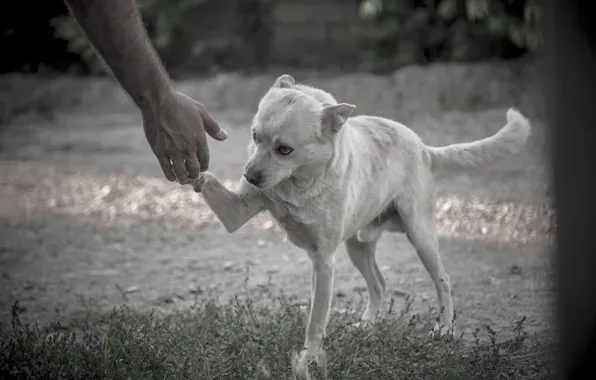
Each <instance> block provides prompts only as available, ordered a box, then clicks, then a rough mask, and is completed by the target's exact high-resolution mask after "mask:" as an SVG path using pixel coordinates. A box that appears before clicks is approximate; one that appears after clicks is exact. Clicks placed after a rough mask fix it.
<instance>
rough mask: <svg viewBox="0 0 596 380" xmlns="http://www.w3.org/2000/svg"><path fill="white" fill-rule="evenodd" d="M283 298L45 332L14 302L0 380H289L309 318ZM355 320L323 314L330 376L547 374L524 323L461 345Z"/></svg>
mask: <svg viewBox="0 0 596 380" xmlns="http://www.w3.org/2000/svg"><path fill="white" fill-rule="evenodd" d="M290 301H291V300H288V299H286V298H285V297H277V298H275V299H274V300H273V301H272V302H270V303H269V304H262V303H259V304H258V305H257V304H255V303H253V302H252V301H251V299H250V298H248V297H235V298H233V299H232V300H231V301H230V302H229V303H228V304H218V303H216V302H215V301H213V300H211V301H209V300H207V301H199V302H198V303H197V304H196V305H195V306H193V307H192V308H191V309H189V310H186V311H179V312H175V313H172V314H169V315H167V316H158V315H157V314H156V313H154V312H151V313H140V312H135V311H134V310H132V309H130V308H129V307H127V306H121V307H115V308H114V309H113V310H112V311H111V312H110V313H106V314H102V313H97V312H91V311H90V312H89V313H86V314H84V315H79V316H77V317H76V318H70V319H65V320H64V321H62V322H60V321H56V322H54V323H53V324H51V325H50V326H47V327H43V328H42V327H39V326H38V325H30V324H24V323H22V322H21V320H20V318H19V315H18V307H17V306H18V305H17V304H15V305H13V318H12V321H13V323H12V326H11V328H9V329H8V331H2V334H1V342H0V344H1V347H0V348H1V351H2V353H1V354H0V378H3V379H85V380H91V379H113V380H118V379H122V380H128V379H202V380H203V379H204V380H207V379H263V380H264V379H276V380H277V379H291V378H292V363H291V357H292V353H293V352H296V351H297V350H299V349H300V348H301V347H302V343H303V339H304V330H305V323H306V318H307V315H306V313H305V311H304V308H303V307H301V306H304V305H300V304H296V303H291V302H290ZM358 316H359V314H357V313H356V312H355V311H353V310H348V312H334V313H333V314H332V315H331V318H330V323H329V328H328V334H327V337H326V339H325V342H324V346H325V350H326V353H327V373H328V374H329V379H358V380H364V379H378V380H383V379H420V380H423V379H433V380H437V379H449V380H450V379H478V380H480V379H491V380H492V379H546V378H549V377H551V374H550V370H551V368H552V365H551V363H550V362H548V361H546V359H545V358H543V357H541V356H544V355H543V353H544V348H545V347H544V345H542V346H541V345H540V344H534V345H529V344H528V340H529V339H530V338H529V337H528V334H526V333H525V331H524V327H523V323H524V319H522V320H520V321H518V323H516V324H515V326H513V331H514V332H515V334H513V338H510V339H500V338H499V334H498V333H497V332H495V331H494V330H493V329H492V328H491V327H490V326H487V327H486V330H485V331H482V330H480V329H478V330H477V331H476V332H475V333H474V339H468V340H466V339H463V336H461V335H460V336H456V337H449V336H448V337H443V338H439V339H430V338H429V336H428V332H429V331H430V329H431V327H432V326H433V325H434V318H433V317H434V316H433V315H432V314H430V313H428V314H425V315H408V312H407V311H406V312H402V313H400V314H396V313H394V312H393V311H392V308H391V310H390V312H389V313H388V314H387V315H386V316H384V317H380V320H379V321H378V322H377V323H375V324H374V325H373V326H367V327H363V328H356V327H354V326H353V323H354V322H357V321H358ZM454 322H455V321H454ZM485 338H486V339H485ZM534 343H535V342H534ZM530 346H532V347H531V348H529V347H530ZM522 351H524V352H525V353H524V355H523V356H519V355H518V353H520V352H522ZM532 352H535V353H536V354H532ZM315 378H317V377H315Z"/></svg>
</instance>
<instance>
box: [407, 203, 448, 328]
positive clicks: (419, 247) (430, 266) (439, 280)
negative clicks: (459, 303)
mask: <svg viewBox="0 0 596 380" xmlns="http://www.w3.org/2000/svg"><path fill="white" fill-rule="evenodd" d="M422 193H424V192H422ZM397 207H398V210H399V214H400V216H401V221H402V224H403V227H404V230H405V232H406V235H407V236H408V239H409V240H410V242H411V243H412V245H414V248H415V249H416V252H417V253H418V256H419V257H420V260H421V261H422V264H424V267H425V268H426V270H427V271H428V273H429V274H430V277H431V278H432V280H433V282H434V284H435V287H436V290H437V296H438V299H439V306H440V308H441V311H442V313H441V317H440V319H439V323H437V325H436V326H435V328H434V329H433V332H432V333H433V334H436V333H439V334H441V335H443V334H445V333H447V332H449V331H452V330H451V328H452V322H453V320H452V319H453V300H452V298H451V284H450V282H449V276H448V275H447V273H446V272H445V268H444V267H443V262H442V260H441V255H440V253H439V241H438V238H437V227H436V222H435V217H434V201H433V198H432V197H421V196H420V193H418V195H415V196H414V198H413V199H409V200H401V201H398V202H397Z"/></svg>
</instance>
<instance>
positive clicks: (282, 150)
mask: <svg viewBox="0 0 596 380" xmlns="http://www.w3.org/2000/svg"><path fill="white" fill-rule="evenodd" d="M293 150H294V149H292V148H290V147H289V146H285V145H280V146H278V147H277V153H279V154H281V155H282V156H287V155H288V154H290V153H292V151H293Z"/></svg>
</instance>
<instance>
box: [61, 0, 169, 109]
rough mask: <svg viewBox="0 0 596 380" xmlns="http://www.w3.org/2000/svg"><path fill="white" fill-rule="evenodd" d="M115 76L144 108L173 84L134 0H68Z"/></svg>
mask: <svg viewBox="0 0 596 380" xmlns="http://www.w3.org/2000/svg"><path fill="white" fill-rule="evenodd" d="M65 2H66V4H67V5H68V7H69V9H70V11H71V14H72V15H73V16H74V17H75V19H76V20H77V22H78V23H79V25H80V26H81V29H83V31H84V32H85V34H86V35H87V37H88V39H89V41H90V42H91V43H92V45H93V46H94V47H95V49H96V50H97V52H98V53H99V54H100V55H101V57H102V58H103V60H104V61H105V63H106V64H107V66H108V67H109V68H110V70H111V71H112V73H113V75H114V77H115V78H116V80H118V82H119V83H120V85H121V86H122V87H123V88H124V90H125V91H126V92H127V93H128V95H129V96H130V97H131V99H132V100H133V101H134V103H135V104H136V105H137V106H138V107H139V108H140V109H141V110H144V109H155V108H156V107H158V106H159V105H160V104H161V102H162V101H163V98H164V96H165V95H166V94H167V93H168V92H169V91H171V89H172V84H171V81H170V79H169V77H168V75H167V73H166V70H165V68H164V67H163V65H162V63H161V61H160V60H159V57H158V55H157V53H156V52H155V49H154V48H153V46H152V45H151V42H150V40H149V38H148V36H147V33H146V31H145V28H144V26H143V23H142V21H141V17H140V14H139V11H138V8H137V6H136V4H135V0H65Z"/></svg>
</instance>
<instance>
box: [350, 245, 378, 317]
mask: <svg viewBox="0 0 596 380" xmlns="http://www.w3.org/2000/svg"><path fill="white" fill-rule="evenodd" d="M345 245H346V250H347V251H348V255H349V256H350V260H352V263H353V264H354V266H355V267H356V268H357V269H358V271H359V272H360V273H361V274H362V276H363V277H364V280H365V281H366V287H367V289H368V304H367V305H366V309H365V311H364V314H363V315H362V318H361V319H362V321H372V320H374V318H375V315H376V314H377V312H378V311H379V310H380V309H381V307H382V306H383V298H384V296H385V290H386V288H387V281H386V280H385V277H384V276H383V274H382V273H381V269H380V268H379V264H378V263H377V260H376V258H375V251H376V246H377V242H376V241H367V242H361V241H359V239H357V238H356V237H351V238H349V239H348V240H346V243H345Z"/></svg>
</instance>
